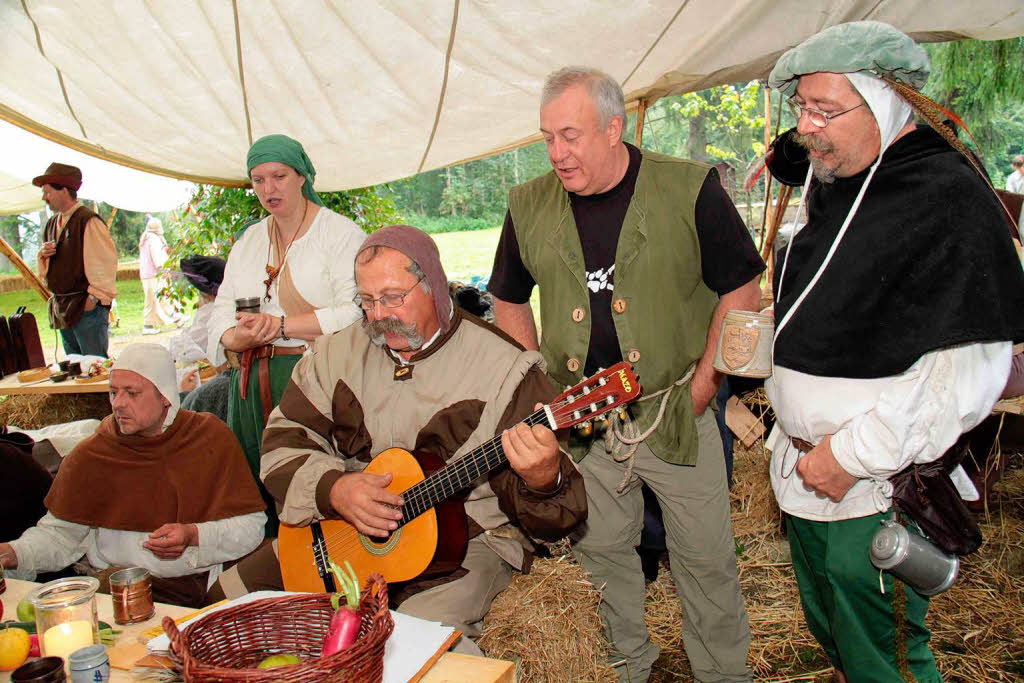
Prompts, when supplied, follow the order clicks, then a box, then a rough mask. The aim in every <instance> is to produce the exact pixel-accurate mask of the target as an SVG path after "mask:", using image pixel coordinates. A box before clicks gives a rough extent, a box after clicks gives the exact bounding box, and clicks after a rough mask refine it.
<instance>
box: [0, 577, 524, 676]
mask: <svg viewBox="0 0 1024 683" xmlns="http://www.w3.org/2000/svg"><path fill="white" fill-rule="evenodd" d="M38 585H39V584H37V583H34V582H32V581H18V580H17V579H7V592H5V593H4V594H3V595H2V596H0V598H2V599H3V605H4V615H3V618H4V619H16V618H17V617H16V616H15V610H16V609H17V607H18V602H19V601H20V600H21V598H22V597H24V596H25V595H28V593H29V592H31V591H32V589H34V588H36V587H37V586H38ZM96 607H97V612H98V613H99V618H100V620H101V621H105V622H107V623H109V624H112V625H113V624H114V616H113V605H112V603H111V602H110V597H109V596H107V595H98V596H96ZM193 611H194V610H191V609H189V608H187V607H177V606H175V605H165V604H162V603H159V602H158V603H157V604H156V614H154V615H153V616H152V617H151V618H150V619H149V620H148V621H144V622H142V623H141V624H128V625H125V626H115V628H119V629H122V630H123V633H122V634H121V635H120V636H118V638H117V645H118V646H121V645H123V644H126V643H136V642H141V643H145V642H146V638H144V637H143V636H142V634H143V633H144V632H146V631H148V630H149V629H151V628H153V627H154V626H159V625H160V622H161V621H162V620H163V618H164V617H165V616H170V617H173V618H178V617H181V616H184V615H186V614H188V613H190V612H193ZM110 674H111V675H110V680H111V681H134V680H136V679H135V677H134V676H133V675H132V674H131V673H130V672H128V671H124V670H121V669H113V668H112V669H111V670H110ZM10 680H11V674H10V672H7V671H5V672H0V681H2V682H4V683H6V682H7V681H10ZM420 680H421V681H425V682H428V683H461V682H465V683H515V680H516V673H515V664H513V663H512V662H506V661H502V660H499V659H487V658H484V657H471V656H469V655H460V654H456V653H453V652H446V653H445V654H443V655H441V658H440V659H438V660H437V663H435V664H434V666H433V667H431V668H430V670H429V671H427V672H426V674H425V675H424V676H423V678H421V679H420Z"/></svg>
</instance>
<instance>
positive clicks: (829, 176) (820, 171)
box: [811, 159, 836, 185]
mask: <svg viewBox="0 0 1024 683" xmlns="http://www.w3.org/2000/svg"><path fill="white" fill-rule="evenodd" d="M811 173H813V174H814V177H815V178H817V179H818V181H819V182H822V183H825V184H826V185H830V184H832V183H834V182H835V181H836V169H834V168H832V167H830V166H826V165H825V164H823V163H821V160H820V159H811Z"/></svg>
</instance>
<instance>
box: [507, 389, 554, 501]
mask: <svg viewBox="0 0 1024 683" xmlns="http://www.w3.org/2000/svg"><path fill="white" fill-rule="evenodd" d="M542 407H543V405H542V404H540V403H538V404H537V405H536V406H534V410H539V409H540V408H542ZM501 447H502V449H503V450H504V451H505V456H506V457H507V458H508V462H509V465H510V466H511V467H512V469H513V470H514V471H515V473H516V474H518V475H519V476H520V477H522V479H523V482H524V483H525V484H526V486H527V487H528V488H530V489H533V490H534V491H551V490H553V489H554V488H555V486H556V485H557V483H558V471H559V467H560V463H559V460H560V459H559V456H558V439H557V438H556V437H555V433H554V432H552V431H551V430H550V429H548V428H547V427H545V426H544V425H540V424H537V425H534V426H532V427H528V426H526V424H524V423H522V422H520V423H519V424H517V425H516V426H514V427H512V428H511V429H506V430H505V431H504V432H502V434H501Z"/></svg>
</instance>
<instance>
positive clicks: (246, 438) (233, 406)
mask: <svg viewBox="0 0 1024 683" xmlns="http://www.w3.org/2000/svg"><path fill="white" fill-rule="evenodd" d="M300 358H302V356H298V355H296V356H274V357H273V358H271V359H269V362H270V397H271V398H272V399H273V402H274V406H275V407H276V406H277V404H278V403H280V402H281V395H282V394H283V393H284V390H285V388H286V387H287V386H288V381H289V380H290V379H291V377H292V368H294V367H295V364H296V363H298V362H299V359H300ZM238 375H239V370H238V369H237V368H232V369H231V370H230V371H229V374H228V382H229V384H230V389H229V394H228V427H230V428H231V431H232V432H234V433H235V437H237V438H238V442H239V443H240V444H242V450H243V451H244V452H245V459H246V461H248V463H249V470H250V471H251V472H252V476H253V478H255V479H256V484H257V485H258V486H259V489H260V494H261V495H262V496H263V500H264V501H266V503H267V526H266V535H267V536H268V537H276V536H277V506H276V504H275V503H274V499H273V497H272V496H271V495H270V493H268V492H267V489H266V488H265V487H264V486H263V482H261V481H260V447H261V446H262V445H263V429H264V428H265V427H266V426H267V425H266V424H264V422H263V402H262V401H260V384H259V382H260V378H259V367H258V363H253V364H252V367H251V368H250V371H249V386H248V387H247V389H246V396H245V399H244V400H243V399H242V394H241V391H240V390H239V388H238Z"/></svg>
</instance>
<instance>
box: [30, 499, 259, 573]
mask: <svg viewBox="0 0 1024 683" xmlns="http://www.w3.org/2000/svg"><path fill="white" fill-rule="evenodd" d="M266 521H267V516H266V514H265V513H263V512H250V513H248V514H244V515H236V516H234V517H228V518H226V519H219V520H216V521H212V522H200V523H198V524H196V526H197V527H198V528H199V545H194V546H189V547H188V548H186V549H185V552H183V553H182V554H181V555H180V556H179V557H177V558H176V559H173V560H163V559H160V558H159V557H157V556H156V555H154V554H153V553H152V552H150V551H149V550H146V549H145V548H143V547H142V544H143V543H145V542H146V540H147V539H148V538H149V533H148V532H144V531H120V530H117V529H104V528H102V527H89V526H85V525H83V524H75V523H74V522H68V521H65V520H63V519H60V518H59V517H55V516H54V515H52V514H50V513H49V512H47V513H46V514H45V515H43V518H42V519H40V520H39V522H38V523H36V525H35V526H34V527H29V528H28V529H27V530H26V531H25V533H24V534H22V535H21V538H19V539H17V540H15V541H11V547H12V548H13V549H14V552H15V553H16V554H17V556H18V569H17V574H18V575H20V576H25V577H32V573H34V572H52V571H57V570H59V569H63V568H64V567H66V566H68V565H69V564H71V563H72V562H74V561H76V560H77V559H79V558H80V557H82V555H85V557H86V559H87V560H88V562H89V564H90V565H92V566H93V567H95V568H96V569H106V568H107V567H113V566H124V567H144V568H145V569H148V570H149V571H150V572H152V573H153V575H154V576H160V577H164V578H172V577H176V576H186V575H189V574H200V573H202V572H205V571H209V572H210V576H209V579H208V581H207V587H209V586H211V585H213V582H214V581H215V580H216V578H217V576H218V575H219V574H220V572H221V567H222V563H223V562H229V561H231V560H237V559H239V558H241V557H244V556H245V555H247V554H249V553H250V552H252V551H253V550H255V549H256V547H257V546H258V545H259V544H260V543H261V542H262V541H263V530H264V525H265V524H266ZM32 578H34V577H32Z"/></svg>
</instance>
